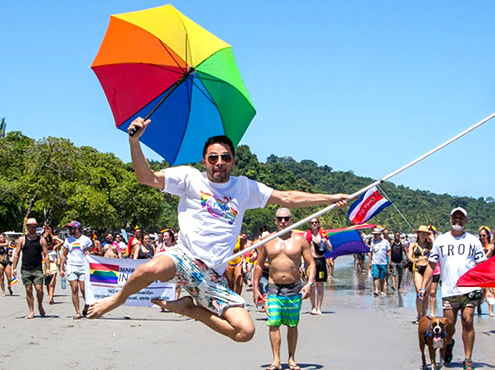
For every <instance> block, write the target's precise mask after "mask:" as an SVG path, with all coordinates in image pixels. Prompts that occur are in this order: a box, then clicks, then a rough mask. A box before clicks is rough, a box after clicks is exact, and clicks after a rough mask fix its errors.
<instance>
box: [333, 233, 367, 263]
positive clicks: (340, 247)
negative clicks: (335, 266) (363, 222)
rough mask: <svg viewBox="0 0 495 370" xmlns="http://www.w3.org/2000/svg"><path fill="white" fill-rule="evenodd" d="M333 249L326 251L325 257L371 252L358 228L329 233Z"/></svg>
mask: <svg viewBox="0 0 495 370" xmlns="http://www.w3.org/2000/svg"><path fill="white" fill-rule="evenodd" d="M328 240H330V243H331V244H332V250H331V251H326V252H325V258H329V257H332V258H337V257H338V256H343V255H346V254H354V253H369V251H370V248H369V247H368V246H367V245H366V244H365V243H364V242H363V240H362V239H361V235H360V234H359V231H357V230H350V231H346V232H339V233H335V234H331V235H328Z"/></svg>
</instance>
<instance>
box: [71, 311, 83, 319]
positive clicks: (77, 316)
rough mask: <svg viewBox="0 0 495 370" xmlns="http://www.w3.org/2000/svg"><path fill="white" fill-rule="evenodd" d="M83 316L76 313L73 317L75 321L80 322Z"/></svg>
mask: <svg viewBox="0 0 495 370" xmlns="http://www.w3.org/2000/svg"><path fill="white" fill-rule="evenodd" d="M81 317H82V316H81V314H80V313H76V315H75V316H74V317H73V319H74V320H79V319H80V318H81Z"/></svg>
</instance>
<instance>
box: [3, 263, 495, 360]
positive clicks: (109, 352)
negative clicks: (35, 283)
mask: <svg viewBox="0 0 495 370" xmlns="http://www.w3.org/2000/svg"><path fill="white" fill-rule="evenodd" d="M350 263H351V262H350V259H348V258H341V259H338V260H337V268H336V271H335V275H336V276H335V279H334V281H333V283H332V284H330V286H329V287H327V289H326V291H325V299H324V302H323V315H321V316H313V315H310V314H309V311H310V307H311V306H310V303H309V301H307V300H306V301H304V303H303V308H302V315H301V321H300V323H299V342H298V346H297V352H296V361H298V364H299V366H301V368H302V369H322V368H326V369H336V368H347V369H418V368H419V366H420V354H419V350H418V339H417V326H416V325H415V324H412V321H413V320H414V319H415V317H416V310H415V306H414V298H415V294H414V292H413V290H414V288H412V290H411V286H410V282H409V281H405V285H404V286H405V288H406V292H405V293H404V294H402V295H401V296H398V295H396V294H395V295H394V294H389V295H387V296H386V297H373V296H372V294H371V290H370V288H369V279H368V275H367V274H365V275H364V276H362V277H361V278H356V277H354V274H353V273H352V267H351V266H350ZM14 293H15V294H14V295H13V296H7V297H0V308H1V309H0V318H1V319H0V327H1V329H2V330H1V335H0V338H1V339H0V343H2V348H3V351H1V352H0V369H28V368H32V367H33V366H36V367H38V366H39V367H48V368H50V369H62V368H64V369H66V368H71V369H134V368H150V369H216V370H218V369H228V368H235V369H237V370H242V369H261V368H264V367H266V366H268V365H269V364H270V363H271V360H272V355H271V349H270V342H269V339H268V328H267V327H266V316H265V314H264V313H262V312H260V311H259V309H257V308H255V307H254V306H253V304H252V295H251V292H250V291H248V292H244V293H243V296H244V297H245V298H246V301H247V303H248V304H249V306H248V309H249V310H250V312H251V316H252V318H253V320H254V322H255V326H256V334H255V336H254V338H253V339H252V340H251V341H250V342H248V343H234V342H232V341H231V340H230V339H228V338H225V337H222V336H220V335H219V334H217V333H215V332H213V331H212V330H210V329H209V328H207V327H205V326H204V325H203V324H200V323H198V322H195V321H194V320H190V319H187V318H184V317H181V316H178V315H176V314H173V313H170V312H165V313H163V312H160V310H159V309H158V308H156V307H153V308H137V307H120V308H118V309H117V310H115V311H113V312H111V313H109V314H107V315H106V316H104V317H103V318H101V319H98V320H87V319H81V320H77V321H75V320H72V316H73V315H74V308H73V306H72V301H71V297H70V291H69V289H65V290H62V289H60V282H58V284H57V295H56V297H55V301H56V304H54V305H48V304H45V310H46V311H47V316H46V317H44V318H41V317H39V316H36V317H35V319H33V320H25V319H24V316H25V315H26V314H27V305H26V301H25V293H24V287H23V286H22V284H21V283H18V284H16V285H15V286H14ZM45 302H47V298H46V296H45ZM483 310H484V313H483V314H482V315H475V318H474V324H475V329H476V342H475V349H474V356H473V359H474V363H475V366H476V368H477V369H493V368H495V319H494V318H490V317H488V314H487V311H488V308H487V305H486V303H484V304H483ZM438 312H441V311H438ZM36 314H37V315H38V312H36ZM454 338H455V339H456V342H457V344H456V346H455V348H454V360H453V362H452V363H451V364H449V365H448V367H447V366H446V367H445V368H457V369H459V368H461V369H462V361H463V359H464V351H463V348H462V340H461V327H460V322H458V323H457V326H456V334H455V337H454ZM281 354H282V355H281V356H282V361H283V363H282V365H283V367H284V369H287V368H288V365H287V357H288V355H287V340H286V329H285V328H282V346H281ZM427 361H428V355H427Z"/></svg>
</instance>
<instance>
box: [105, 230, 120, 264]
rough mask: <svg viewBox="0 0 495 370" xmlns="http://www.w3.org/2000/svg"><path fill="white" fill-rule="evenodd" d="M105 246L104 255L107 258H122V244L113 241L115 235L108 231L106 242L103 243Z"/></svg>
mask: <svg viewBox="0 0 495 370" xmlns="http://www.w3.org/2000/svg"><path fill="white" fill-rule="evenodd" d="M101 247H102V248H103V257H106V258H122V254H121V253H120V246H119V245H118V244H117V242H114V241H113V235H112V234H110V233H108V234H107V235H106V236H105V242H104V243H103V244H102V245H101Z"/></svg>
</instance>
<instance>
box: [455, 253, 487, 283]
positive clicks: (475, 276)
mask: <svg viewBox="0 0 495 370" xmlns="http://www.w3.org/2000/svg"><path fill="white" fill-rule="evenodd" d="M457 286H459V287H480V288H493V287H495V258H489V259H488V260H486V261H485V262H482V263H480V264H479V265H476V266H474V267H473V268H472V269H471V270H469V271H468V272H466V273H465V274H464V275H462V276H461V277H460V278H459V280H457Z"/></svg>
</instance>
